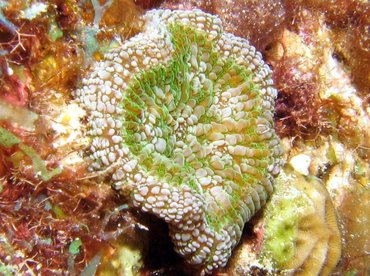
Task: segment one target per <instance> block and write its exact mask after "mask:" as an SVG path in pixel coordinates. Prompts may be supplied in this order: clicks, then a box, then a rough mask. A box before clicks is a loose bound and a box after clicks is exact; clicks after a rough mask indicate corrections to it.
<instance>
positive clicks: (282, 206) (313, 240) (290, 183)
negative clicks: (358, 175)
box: [261, 172, 341, 275]
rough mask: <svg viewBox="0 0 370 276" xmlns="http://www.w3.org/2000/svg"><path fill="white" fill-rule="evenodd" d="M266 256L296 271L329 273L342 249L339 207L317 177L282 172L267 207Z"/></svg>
mask: <svg viewBox="0 0 370 276" xmlns="http://www.w3.org/2000/svg"><path fill="white" fill-rule="evenodd" d="M264 228H265V231H264V241H263V246H262V253H261V255H262V256H265V257H267V258H269V259H271V260H272V261H273V262H274V263H275V264H276V267H277V268H278V269H287V270H294V271H296V273H295V275H329V274H330V272H331V271H332V270H333V268H334V267H335V266H336V264H337V262H338V260H339V257H340V252H341V241H340V232H339V229H338V223H337V219H336V214H335V210H334V207H333V204H332V202H331V200H330V197H329V194H328V192H327V191H326V189H325V187H324V186H323V185H322V184H321V183H320V182H319V181H318V180H317V179H315V178H309V177H307V178H306V177H303V176H301V175H296V174H294V173H293V172H290V173H289V175H286V174H285V173H282V174H280V176H279V178H278V180H277V185H276V191H275V193H274V195H273V196H272V199H271V201H270V202H269V203H268V206H267V208H266V211H265V226H264Z"/></svg>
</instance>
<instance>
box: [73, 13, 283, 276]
mask: <svg viewBox="0 0 370 276" xmlns="http://www.w3.org/2000/svg"><path fill="white" fill-rule="evenodd" d="M143 20H144V22H145V25H144V28H143V31H142V32H141V33H139V34H137V35H136V36H134V37H132V38H131V39H129V40H127V41H125V42H124V43H123V44H122V45H121V46H120V47H119V48H115V49H113V50H111V51H109V52H108V53H106V54H105V56H104V59H103V60H101V61H99V62H96V63H95V64H93V66H92V69H91V71H90V72H89V73H88V74H87V75H86V77H85V78H84V79H83V80H82V87H81V88H80V89H78V90H77V91H76V98H77V99H78V101H79V102H80V104H81V105H82V106H83V107H84V108H85V109H86V110H87V112H88V129H89V130H88V135H89V136H90V137H91V148H90V151H91V155H90V158H91V160H92V165H91V168H92V169H94V170H107V171H109V172H111V174H112V175H111V181H112V184H113V186H114V187H115V188H116V189H117V190H120V191H121V192H122V193H123V194H125V195H127V196H128V197H129V198H130V200H131V203H132V205H133V206H135V207H137V208H139V209H140V210H142V211H144V212H149V213H152V214H154V215H156V216H157V217H159V218H162V219H163V220H165V221H166V222H167V223H168V225H169V228H170V235H171V238H172V241H173V243H174V246H175V250H176V251H177V252H178V253H179V254H180V255H182V256H183V257H184V258H185V259H186V260H187V262H189V263H191V264H194V265H198V266H199V267H200V268H201V269H203V271H204V272H207V273H209V272H212V271H213V270H214V269H216V268H218V267H223V266H225V264H226V263H227V260H228V258H229V257H230V255H231V251H232V249H233V247H234V246H235V245H236V244H237V243H238V241H239V239H240V236H241V233H242V229H243V227H244V224H245V222H247V221H248V220H249V219H250V218H251V217H252V216H253V214H255V213H256V211H258V210H259V209H260V208H261V207H262V206H263V205H264V204H265V202H266V200H267V198H268V196H269V195H271V193H272V190H273V188H272V187H273V186H272V185H273V181H274V179H273V177H274V176H275V175H276V174H277V173H278V172H279V169H280V166H281V160H280V155H281V149H280V146H279V140H278V138H277V136H276V135H275V132H274V129H273V112H274V100H275V97H276V90H275V89H274V88H273V87H272V80H271V76H270V75H271V71H270V69H269V67H268V66H267V65H266V64H264V62H263V61H262V57H261V54H260V53H259V52H257V51H256V50H255V48H254V47H253V46H251V45H249V43H248V41H247V40H245V39H242V38H239V37H236V36H234V35H232V34H229V33H226V32H224V31H223V27H222V24H221V20H220V19H219V18H218V17H216V16H213V15H210V14H207V13H204V12H201V11H200V10H192V11H169V10H152V11H149V12H147V13H146V14H145V15H144V16H143Z"/></svg>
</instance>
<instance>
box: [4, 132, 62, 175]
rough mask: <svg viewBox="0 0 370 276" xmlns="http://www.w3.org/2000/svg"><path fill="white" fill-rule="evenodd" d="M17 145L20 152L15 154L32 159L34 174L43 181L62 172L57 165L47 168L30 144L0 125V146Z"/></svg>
mask: <svg viewBox="0 0 370 276" xmlns="http://www.w3.org/2000/svg"><path fill="white" fill-rule="evenodd" d="M15 145H17V146H18V148H19V150H20V151H21V152H16V154H18V156H19V154H22V153H23V154H25V155H27V156H28V157H30V158H31V160H32V166H33V169H34V171H35V172H36V174H38V175H40V176H41V179H42V180H43V181H49V180H50V179H51V178H53V177H54V176H56V175H58V174H60V173H61V172H62V168H60V167H57V168H54V169H52V170H48V169H47V167H46V165H45V162H44V160H42V159H41V157H40V156H39V155H38V154H37V152H36V151H35V150H34V149H33V148H32V147H30V146H27V145H25V144H24V143H22V142H21V140H20V139H19V138H18V137H17V136H16V135H14V134H13V133H11V132H10V131H8V130H6V129H5V128H2V127H0V146H3V147H6V148H10V147H12V146H15Z"/></svg>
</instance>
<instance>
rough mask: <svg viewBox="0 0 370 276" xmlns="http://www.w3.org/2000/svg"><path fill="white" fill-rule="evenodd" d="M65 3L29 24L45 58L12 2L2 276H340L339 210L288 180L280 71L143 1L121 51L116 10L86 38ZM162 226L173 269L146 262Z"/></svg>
mask: <svg viewBox="0 0 370 276" xmlns="http://www.w3.org/2000/svg"><path fill="white" fill-rule="evenodd" d="M52 2H53V1H51V2H50V3H42V2H36V1H35V2H34V3H33V4H32V5H31V4H30V6H29V7H28V8H27V9H25V10H23V11H22V12H23V13H22V16H23V18H26V19H27V20H28V21H29V22H31V21H32V20H35V21H37V20H38V21H37V23H35V24H36V25H35V27H34V30H36V31H37V32H39V39H40V41H39V42H42V41H41V38H42V37H43V35H45V38H44V39H45V41H48V44H47V47H44V48H43V47H42V45H41V44H42V43H39V44H35V45H32V44H29V45H28V44H27V42H28V41H29V40H28V39H29V38H28V37H27V36H31V37H32V35H30V34H25V33H22V32H21V31H20V29H19V28H18V26H17V25H16V24H13V23H12V22H11V21H10V20H9V19H8V18H9V16H10V18H11V13H6V11H7V10H6V9H7V8H8V9H9V6H7V5H8V4H6V3H5V2H3V1H0V5H1V6H0V7H1V10H0V12H1V13H0V23H1V26H2V29H3V31H2V32H3V33H8V36H9V37H10V38H11V39H13V38H14V39H13V40H9V41H8V42H6V43H3V44H2V48H1V49H0V51H1V52H0V57H1V66H2V71H1V74H2V75H1V77H2V83H3V84H4V89H3V91H2V92H1V90H0V108H1V110H0V123H1V124H0V159H1V160H0V181H1V182H0V210H1V212H2V218H0V222H1V226H0V274H1V273H5V275H8V274H9V275H12V274H17V273H21V274H22V273H26V274H27V273H31V272H32V273H62V274H63V273H66V272H68V273H76V272H77V271H78V272H81V271H83V272H85V273H96V272H97V271H98V272H99V273H103V274H104V273H109V271H111V272H112V271H113V273H119V271H123V268H122V267H125V269H126V270H125V271H128V270H129V271H131V272H130V273H133V274H135V275H136V274H140V273H145V272H146V271H147V272H148V271H152V272H153V268H150V267H157V269H158V271H160V269H161V265H164V266H166V267H167V268H166V269H169V270H168V271H171V265H172V266H173V267H172V269H173V270H174V269H177V270H175V271H180V272H181V271H182V273H188V274H190V275H193V274H211V273H215V274H217V273H218V272H219V271H221V272H222V271H226V273H234V274H235V275H247V274H248V273H252V272H253V271H254V272H262V271H263V272H264V273H267V274H280V273H295V274H302V275H328V274H330V273H331V272H332V270H333V269H334V268H335V267H336V265H337V263H338V260H339V258H340V256H341V234H340V231H339V226H338V221H337V216H336V210H335V207H334V205H333V203H332V201H331V198H330V194H329V193H328V192H327V190H326V189H325V186H324V185H323V184H322V183H321V182H320V180H319V179H318V178H315V177H314V176H308V174H305V173H299V171H300V170H299V169H297V170H295V168H296V167H297V165H296V163H294V162H293V163H291V164H290V165H289V166H288V165H285V163H286V162H285V161H286V160H285V158H286V157H285V155H284V150H283V148H284V147H285V148H286V146H284V145H282V143H281V141H280V139H279V138H278V136H277V134H276V133H275V129H274V124H275V123H274V115H275V100H276V98H277V95H278V91H277V90H276V89H275V88H274V83H273V71H272V70H271V68H270V66H268V65H267V64H266V63H265V62H264V61H263V59H262V55H261V53H260V52H259V51H257V50H256V48H255V47H253V46H252V45H251V44H250V43H249V41H248V40H246V39H245V38H241V37H238V36H235V35H233V34H232V33H230V32H227V31H226V30H224V27H223V22H222V21H221V19H220V18H219V17H218V16H217V15H212V14H210V13H206V12H204V11H201V10H199V9H186V10H178V9H175V10H169V9H152V10H149V11H142V10H139V9H138V8H137V7H134V4H133V3H131V2H130V1H123V2H122V1H121V2H122V3H124V4H125V5H127V7H128V9H127V10H130V9H132V10H133V12H132V13H133V15H131V16H132V20H133V22H134V21H135V22H136V23H132V26H129V25H128V24H129V23H127V22H123V23H122V22H118V23H117V22H114V24H121V25H122V27H120V28H121V29H119V30H120V31H121V33H120V37H117V36H115V34H112V33H110V31H111V30H109V28H107V29H105V31H104V32H103V31H101V30H99V23H104V24H107V25H109V24H113V23H112V21H114V19H112V18H114V12H112V18H107V17H104V14H105V12H106V10H107V9H108V8H109V6H110V5H112V3H113V2H115V1H106V3H105V4H102V3H101V2H99V1H91V3H90V4H89V6H88V7H89V8H90V13H89V12H86V14H84V15H83V19H84V20H86V21H88V20H90V21H92V22H93V25H94V26H93V27H91V25H90V27H88V25H85V26H83V27H85V28H84V29H83V31H81V29H82V27H81V25H78V24H79V23H77V19H76V18H77V17H76V16H77V15H76V11H77V9H78V7H79V6H78V4H76V3H75V2H73V1H66V2H65V3H63V4H61V3H57V2H58V1H55V2H56V3H54V2H53V3H52ZM87 2H89V1H87ZM118 2H119V1H118ZM122 3H121V4H122ZM13 4H14V3H13ZM9 5H12V4H9ZM53 5H54V6H53ZM52 6H53V7H58V8H57V11H58V14H59V16H60V15H63V16H62V17H63V20H64V21H58V23H57V21H55V17H54V15H51V14H49V15H48V14H47V11H48V9H52V8H51V7H52ZM3 9H4V12H3ZM15 10H16V9H15ZM8 11H9V10H8ZM134 11H135V12H134ZM72 15H74V16H75V17H74V16H72ZM7 16H8V17H7ZM129 17H130V15H128V14H127V12H126V15H125V20H127V19H128V18H129ZM40 18H41V19H40ZM26 19H25V20H26ZM110 20H111V21H110ZM63 22H64V23H63ZM45 24H46V25H47V26H48V28H44V27H42V26H45ZM63 24H64V25H63ZM123 25H124V27H123ZM70 26H77V27H75V29H74V30H71V29H69V28H71V27H70ZM78 28H80V29H78ZM30 30H32V28H30V29H29V31H30ZM123 30H124V31H123ZM78 32H80V34H81V38H76V36H75V34H76V33H78ZM12 37H13V38H12ZM65 37H69V39H70V41H69V42H68V43H69V44H68V43H67V42H66V41H67V39H65ZM30 39H31V38H30ZM78 39H80V40H78ZM61 41H63V42H61ZM71 41H74V42H73V43H72V42H71ZM76 41H77V42H76ZM103 41H105V44H104V42H103ZM107 41H108V42H107ZM17 43H18V44H17ZM23 43H25V45H23ZM55 45H56V46H55ZM48 47H50V49H48ZM22 48H23V51H26V52H27V51H29V52H30V53H33V54H34V56H32V55H29V56H27V57H26V58H25V57H24V56H22V55H20V54H17V53H20V51H22ZM35 49H37V51H36V50H35ZM32 51H33V52H32ZM36 53H37V55H36ZM12 54H13V56H15V54H17V56H16V58H15V59H14V60H17V59H18V61H14V60H11V57H13V56H12ZM71 61H72V63H73V64H71ZM22 62H23V64H22ZM26 62H28V64H31V66H30V69H27V64H26ZM16 70H18V71H16ZM22 70H23V71H22ZM53 70H54V71H53ZM58 71H59V72H58ZM49 72H53V74H52V75H50V74H49ZM35 79H37V80H38V82H37V81H35ZM46 88H47V91H45V90H46ZM40 91H42V92H40ZM280 103H281V100H280ZM10 113H13V115H9V114H10ZM296 160H298V159H297V158H296ZM281 170H283V172H282V173H280V171H281ZM279 173H280V175H279ZM266 203H267V207H265V206H266ZM251 219H252V220H251ZM147 221H151V223H148V224H147ZM161 222H163V223H162V224H161ZM246 223H247V224H248V225H249V226H248V228H249V230H246V229H244V228H245V225H246ZM149 225H150V226H149ZM163 225H164V226H163ZM156 227H165V231H168V236H169V237H170V240H171V242H170V243H171V244H170V247H171V252H172V255H176V254H177V256H178V260H175V261H173V263H172V264H171V263H170V262H169V263H165V262H160V263H159V264H153V261H152V262H151V261H150V260H149V261H148V259H150V258H151V256H147V255H148V254H146V253H145V252H147V249H146V246H150V244H151V242H152V241H151V239H150V238H148V235H146V234H145V235H144V234H142V232H151V231H153V228H156ZM167 229H168V230H167ZM250 229H254V230H250ZM257 229H259V230H257ZM244 236H245V237H244ZM122 239H123V241H122ZM248 239H249V240H252V243H248V242H247V243H245V242H244V241H243V240H248ZM22 240H23V241H22ZM241 240H242V242H240V241H241ZM135 243H138V244H140V245H136V247H135V246H132V244H135ZM127 244H130V246H129V247H127ZM238 245H239V246H238ZM163 246H165V245H163ZM236 247H237V248H238V249H235V248H236ZM123 248H125V250H126V251H125V252H126V253H125V254H126V255H125V254H123V253H122V256H121V257H119V256H118V257H117V255H118V254H117V252H123V251H124V250H123ZM127 248H129V249H127ZM133 248H135V249H133ZM120 250H121V251H120ZM135 250H136V251H135ZM156 250H157V252H159V254H161V249H160V248H159V249H158V248H157V249H156ZM245 250H247V253H246V254H247V256H248V257H245V256H244V255H243V254H245V253H243V252H245ZM134 251H135V252H136V253H135V254H137V255H138V256H136V255H135V256H136V257H135V258H136V259H135V258H133V257H132V256H134V253H133V252H134ZM234 253H235V254H234ZM31 256H32V257H31ZM127 256H131V257H132V259H135V261H132V263H130V261H127V260H126V259H129V258H128V257H127ZM240 256H244V257H241V258H240ZM48 259H51V261H48ZM247 259H248V261H247V262H246V260H247ZM99 263H101V265H99ZM107 263H108V264H107ZM117 263H118V264H119V265H116V264H117ZM176 264H177V266H178V267H180V268H178V267H177V268H175V266H176ZM178 264H180V265H178ZM225 267H226V268H225ZM127 269H128V270H127ZM151 269H152V270H151ZM164 271H165V272H163V273H166V270H164ZM168 273H170V272H168ZM238 273H239V274H238ZM240 273H241V274H240ZM243 273H247V274H243ZM234 274H233V275H234ZM130 275H131V274H130ZM161 275H162V274H161ZM163 275H166V274H163Z"/></svg>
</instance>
